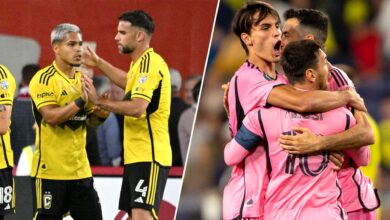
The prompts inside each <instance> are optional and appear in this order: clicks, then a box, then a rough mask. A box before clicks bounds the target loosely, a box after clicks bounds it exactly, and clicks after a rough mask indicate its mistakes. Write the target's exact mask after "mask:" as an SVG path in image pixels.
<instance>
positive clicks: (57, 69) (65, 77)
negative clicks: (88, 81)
mask: <svg viewBox="0 0 390 220" xmlns="http://www.w3.org/2000/svg"><path fill="white" fill-rule="evenodd" d="M53 66H54V68H55V69H56V71H57V73H58V74H59V75H60V76H61V77H62V78H64V79H65V80H66V81H68V82H69V83H70V80H71V78H69V76H68V75H66V74H65V73H63V72H62V71H61V70H60V68H58V66H57V64H56V61H53ZM76 74H77V71H75V78H76Z"/></svg>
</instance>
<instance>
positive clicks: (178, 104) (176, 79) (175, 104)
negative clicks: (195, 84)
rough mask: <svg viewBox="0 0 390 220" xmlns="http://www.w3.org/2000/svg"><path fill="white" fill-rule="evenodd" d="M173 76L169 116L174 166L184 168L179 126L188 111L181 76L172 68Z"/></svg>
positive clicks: (170, 70)
mask: <svg viewBox="0 0 390 220" xmlns="http://www.w3.org/2000/svg"><path fill="white" fill-rule="evenodd" d="M169 72H170V74H171V91H172V98H171V114H170V115H169V139H170V141H171V148H172V166H183V162H184V161H183V160H182V157H181V152H180V142H179V135H178V132H177V125H178V123H179V118H180V116H181V115H182V114H183V112H184V111H185V110H186V109H188V107H189V105H187V104H186V103H185V102H184V101H183V100H182V99H181V97H180V88H181V75H180V72H179V71H178V70H176V69H173V68H170V69H169Z"/></svg>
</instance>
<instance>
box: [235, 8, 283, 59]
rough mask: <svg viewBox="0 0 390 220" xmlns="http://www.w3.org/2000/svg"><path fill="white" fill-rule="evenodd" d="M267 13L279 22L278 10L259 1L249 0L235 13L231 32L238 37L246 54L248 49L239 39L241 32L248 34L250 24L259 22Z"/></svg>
mask: <svg viewBox="0 0 390 220" xmlns="http://www.w3.org/2000/svg"><path fill="white" fill-rule="evenodd" d="M256 13H259V17H258V18H257V19H256V20H255V19H253V17H254V16H255V14H256ZM269 14H270V15H272V16H273V17H275V18H276V19H277V20H278V21H279V22H280V17H279V14H278V12H277V11H276V10H275V9H274V8H273V7H272V6H271V5H270V4H268V3H265V2H261V1H250V2H248V3H246V4H245V5H244V6H243V7H242V8H241V9H240V10H238V11H237V13H236V14H235V16H234V18H233V25H232V26H233V32H234V33H235V34H236V35H237V36H238V38H239V39H240V42H241V45H242V47H243V48H244V50H245V52H246V54H248V52H249V51H248V48H247V46H246V45H245V43H244V41H242V39H241V34H242V33H247V34H249V33H250V31H251V29H252V26H253V25H254V24H259V23H260V22H261V21H262V20H263V19H264V18H265V17H267V15H269Z"/></svg>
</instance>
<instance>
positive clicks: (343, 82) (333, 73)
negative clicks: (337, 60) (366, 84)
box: [328, 66, 355, 91]
mask: <svg viewBox="0 0 390 220" xmlns="http://www.w3.org/2000/svg"><path fill="white" fill-rule="evenodd" d="M329 73H330V77H329V81H328V83H329V85H328V90H329V91H336V90H341V89H345V88H348V87H352V88H355V85H354V84H353V82H352V80H351V79H349V77H348V75H347V74H346V73H345V72H344V71H343V70H342V69H340V68H337V67H335V66H330V69H329Z"/></svg>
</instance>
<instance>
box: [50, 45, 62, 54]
mask: <svg viewBox="0 0 390 220" xmlns="http://www.w3.org/2000/svg"><path fill="white" fill-rule="evenodd" d="M52 48H53V51H54V54H57V53H58V50H59V49H60V46H59V45H58V43H54V44H53V45H52Z"/></svg>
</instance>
